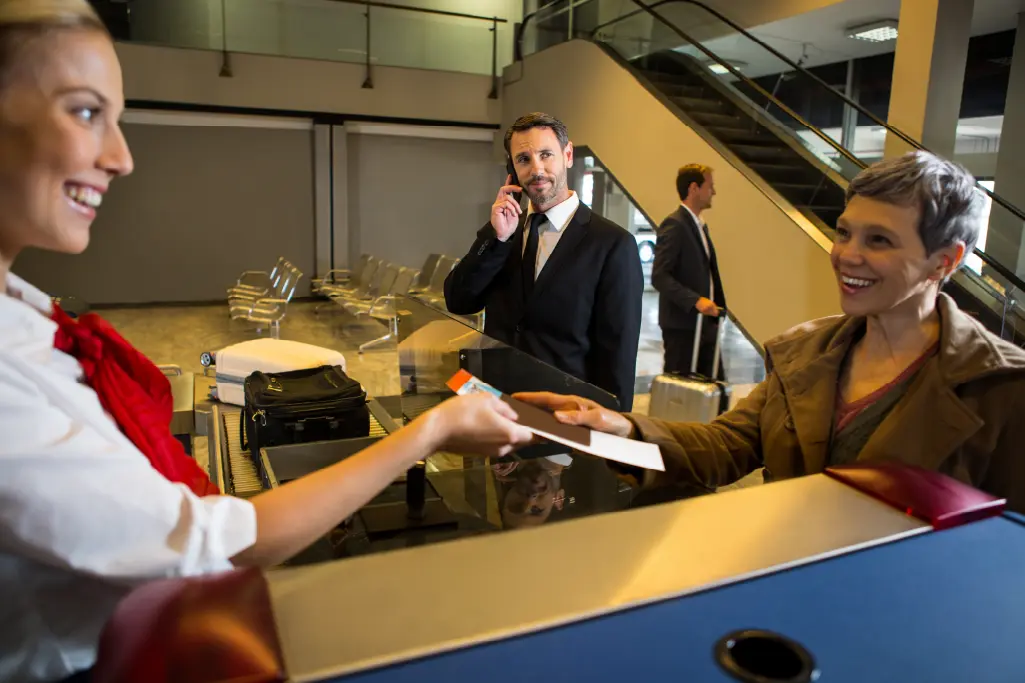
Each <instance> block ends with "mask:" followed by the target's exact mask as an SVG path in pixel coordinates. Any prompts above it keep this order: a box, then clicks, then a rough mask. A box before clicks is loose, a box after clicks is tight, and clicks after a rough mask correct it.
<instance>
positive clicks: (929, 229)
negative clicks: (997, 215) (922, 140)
mask: <svg viewBox="0 0 1025 683" xmlns="http://www.w3.org/2000/svg"><path fill="white" fill-rule="evenodd" d="M853 197H868V198H869V199H876V200H878V201H881V202H886V203H887V204H895V205H897V206H913V207H917V208H918V209H919V211H921V213H922V217H921V218H920V219H919V222H918V234H919V236H920V237H921V238H922V244H924V245H925V253H926V254H927V255H929V256H931V255H933V254H935V253H936V252H937V251H939V250H940V249H943V248H944V247H949V246H952V245H953V244H955V243H957V242H964V243H965V252H966V255H968V254H971V253H972V249H974V248H975V243H976V242H978V241H979V233H980V232H981V230H982V208H983V199H982V192H981V191H980V190H979V189H978V188H977V187H976V186H975V178H974V177H973V176H972V174H971V173H969V172H968V169H966V168H965V167H964V166H962V165H960V164H956V163H954V162H953V161H947V160H946V159H941V158H940V157H938V156H936V155H934V154H930V153H929V152H923V151H916V152H908V153H907V154H905V155H903V156H899V157H896V158H895V159H887V160H885V161H880V162H879V163H876V164H873V165H871V166H869V167H868V168H866V169H865V170H863V171H862V172H861V173H859V174H858V175H857V176H856V177H855V178H854V180H852V181H851V183H850V185H848V186H847V201H848V202H849V201H851V199H852V198H853Z"/></svg>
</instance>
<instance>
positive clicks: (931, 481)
mask: <svg viewBox="0 0 1025 683" xmlns="http://www.w3.org/2000/svg"><path fill="white" fill-rule="evenodd" d="M826 476H828V477H831V478H833V479H835V480H837V481H839V482H841V483H843V484H845V485H847V486H850V487H851V488H854V489H857V490H858V491H861V492H862V493H864V494H867V495H869V496H872V497H873V498H875V499H877V500H879V501H881V502H883V503H886V504H887V505H889V506H890V507H893V508H895V509H897V510H900V511H902V512H904V513H905V514H907V515H909V516H912V517H915V518H917V519H920V520H922V521H923V522H926V523H928V524H930V525H931V526H932V527H933V529H936V530H941V529H950V528H953V527H957V526H961V525H962V524H969V523H971V522H977V521H979V520H983V519H988V518H990V517H998V516H1000V515H1001V514H1003V513H1004V510H1005V508H1006V507H1007V501H1006V500H1005V499H1003V498H997V497H995V496H991V495H990V494H988V493H984V492H982V491H979V490H978V489H975V488H972V487H971V486H968V485H967V484H964V483H962V482H960V481H957V480H956V479H952V478H951V477H948V476H946V475H944V474H940V473H939V472H933V471H931V470H926V469H923V468H921V467H915V466H913V465H904V464H900V463H871V464H867V463H866V464H862V463H857V464H853V465H841V466H837V467H827V468H826Z"/></svg>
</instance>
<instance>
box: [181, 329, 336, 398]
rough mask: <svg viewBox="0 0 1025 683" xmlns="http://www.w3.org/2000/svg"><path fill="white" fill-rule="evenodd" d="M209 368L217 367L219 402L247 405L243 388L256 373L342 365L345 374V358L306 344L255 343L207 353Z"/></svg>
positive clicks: (283, 341) (205, 362) (282, 341)
mask: <svg viewBox="0 0 1025 683" xmlns="http://www.w3.org/2000/svg"><path fill="white" fill-rule="evenodd" d="M200 363H202V364H203V365H204V366H206V367H210V366H211V365H216V369H217V374H216V378H217V385H216V387H215V389H214V392H215V395H214V398H216V399H217V400H219V401H222V402H224V403H231V404H233V405H237V406H242V405H245V403H246V400H245V393H244V391H243V385H244V383H245V380H246V377H248V376H249V375H251V374H252V373H254V372H256V371H257V370H259V371H261V372H288V371H290V370H305V369H307V368H318V367H320V366H322V365H340V366H341V368H342V371H343V372H344V371H345V356H343V355H342V354H341V353H340V352H338V351H334V350H332V349H325V348H324V347H322V346H314V345H313V344H303V343H302V342H296V341H288V340H286V339H271V338H267V339H253V340H251V341H245V342H241V343H239V344H232V345H231V346H225V347H224V348H223V349H221V350H220V351H216V352H207V353H204V354H203V355H202V356H201V357H200Z"/></svg>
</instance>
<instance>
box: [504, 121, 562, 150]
mask: <svg viewBox="0 0 1025 683" xmlns="http://www.w3.org/2000/svg"><path fill="white" fill-rule="evenodd" d="M531 128H551V129H552V132H553V133H555V137H556V138H557V139H558V140H559V147H561V148H562V149H566V145H568V144H569V131H567V130H566V124H565V123H563V122H562V121H560V120H559V119H557V118H555V117H554V116H550V115H548V114H544V113H542V112H539V111H536V112H534V113H533V114H527V115H526V116H521V117H520V118H518V119H516V122H515V123H513V125H511V126H509V130H507V131H505V153H506V154H508V155H510V156H512V152H510V151H509V144H510V143H511V142H512V136H513V133H522V132H523V131H525V130H530V129H531Z"/></svg>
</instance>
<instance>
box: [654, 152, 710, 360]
mask: <svg viewBox="0 0 1025 683" xmlns="http://www.w3.org/2000/svg"><path fill="white" fill-rule="evenodd" d="M676 191H677V193H678V194H679V196H680V208H678V209H677V210H676V211H674V212H673V213H671V214H669V216H667V217H666V219H665V220H664V221H662V224H661V225H660V226H659V228H658V235H657V240H656V242H655V263H654V264H653V265H652V271H651V284H652V285H653V286H654V287H655V289H657V290H658V292H659V303H658V324H659V326H660V327H661V328H662V343H663V345H664V346H665V372H666V373H670V374H679V375H685V374H688V373H690V371H691V363H692V360H693V352H694V335H695V332H696V329H697V322H698V315H705V316H718V315H719V312H720V309H722V308H725V307H726V295H725V293H724V292H723V289H722V281H721V280H720V279H719V265H718V263H717V262H716V258H715V246H714V245H713V244H712V238H711V236H710V235H709V233H708V226H707V225H706V224H705V221H704V219H702V217H701V216H702V213H704V212H705V211H706V210H708V209H710V208H712V197H714V196H715V180H714V178H713V174H712V169H711V168H709V167H708V166H704V165H702V164H688V165H686V166H684V167H683V168H681V169H680V170H679V172H678V173H677V175H676ZM718 326H719V320H718V319H717V318H714V317H706V318H705V319H704V322H703V323H702V331H701V340H700V341H699V352H698V366H697V371H698V372H699V373H700V374H702V375H705V376H706V377H710V376H711V374H712V362H713V356H714V350H715V336H716V333H717V331H718ZM718 374H719V378H722V376H723V373H722V369H721V366H720V371H719V373H718Z"/></svg>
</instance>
